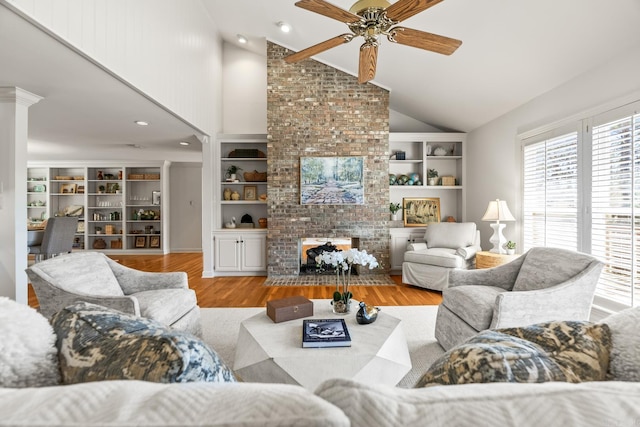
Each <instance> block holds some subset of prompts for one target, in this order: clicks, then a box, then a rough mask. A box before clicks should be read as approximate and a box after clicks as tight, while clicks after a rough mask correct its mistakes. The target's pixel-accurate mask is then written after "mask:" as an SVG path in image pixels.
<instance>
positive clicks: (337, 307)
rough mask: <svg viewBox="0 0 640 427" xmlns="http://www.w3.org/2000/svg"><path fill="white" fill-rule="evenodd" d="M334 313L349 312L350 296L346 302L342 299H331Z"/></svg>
mask: <svg viewBox="0 0 640 427" xmlns="http://www.w3.org/2000/svg"><path fill="white" fill-rule="evenodd" d="M331 304H332V305H333V313H334V314H348V313H350V312H351V298H349V299H348V300H347V301H346V302H345V301H344V300H338V301H335V300H334V301H331Z"/></svg>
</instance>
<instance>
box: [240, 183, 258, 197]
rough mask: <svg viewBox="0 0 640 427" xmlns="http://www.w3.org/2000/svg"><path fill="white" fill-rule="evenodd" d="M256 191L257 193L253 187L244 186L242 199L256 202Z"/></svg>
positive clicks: (256, 189)
mask: <svg viewBox="0 0 640 427" xmlns="http://www.w3.org/2000/svg"><path fill="white" fill-rule="evenodd" d="M257 191H258V188H257V187H256V186H255V185H245V186H244V194H243V199H244V200H257V196H256V193H257Z"/></svg>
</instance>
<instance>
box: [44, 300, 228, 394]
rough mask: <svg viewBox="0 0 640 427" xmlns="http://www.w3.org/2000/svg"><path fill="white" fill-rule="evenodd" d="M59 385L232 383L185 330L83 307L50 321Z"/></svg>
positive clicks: (218, 362) (68, 309)
mask: <svg viewBox="0 0 640 427" xmlns="http://www.w3.org/2000/svg"><path fill="white" fill-rule="evenodd" d="M51 323H52V325H53V328H54V331H55V333H56V335H57V342H56V346H57V348H58V358H59V361H60V370H61V373H62V382H63V383H64V384H75V383H81V382H88V381H101V380H144V381H152V382H161V383H174V382H193V381H207V382H235V377H234V375H233V372H232V371H231V370H230V369H229V368H228V367H227V366H226V365H225V364H224V362H223V361H222V359H220V357H219V356H218V354H217V353H216V352H215V351H213V350H211V349H210V348H209V347H208V346H207V345H206V344H205V343H203V342H202V341H200V340H199V339H198V338H196V337H195V336H193V335H191V334H188V333H186V332H181V331H176V330H173V329H171V328H169V327H168V326H164V325H162V324H160V323H158V322H156V321H153V320H149V319H145V318H140V317H135V316H132V315H128V314H125V313H122V312H119V311H116V310H112V309H109V308H106V307H102V306H99V305H95V304H89V303H84V302H81V303H77V304H74V305H72V306H69V307H66V308H65V309H63V310H61V311H60V312H58V313H56V314H55V316H54V317H53V318H52V321H51Z"/></svg>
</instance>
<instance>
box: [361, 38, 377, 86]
mask: <svg viewBox="0 0 640 427" xmlns="http://www.w3.org/2000/svg"><path fill="white" fill-rule="evenodd" d="M377 61H378V45H377V44H375V43H365V44H363V45H362V46H360V65H359V66H358V83H366V82H368V81H369V80H373V78H374V77H375V76H376V62H377Z"/></svg>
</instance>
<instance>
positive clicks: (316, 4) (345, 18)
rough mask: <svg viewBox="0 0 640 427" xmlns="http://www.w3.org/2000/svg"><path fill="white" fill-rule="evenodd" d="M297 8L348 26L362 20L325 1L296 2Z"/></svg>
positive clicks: (303, 0)
mask: <svg viewBox="0 0 640 427" xmlns="http://www.w3.org/2000/svg"><path fill="white" fill-rule="evenodd" d="M296 6H298V7H301V8H303V9H307V10H310V11H311V12H315V13H319V14H320V15H324V16H328V17H329V18H333V19H336V20H338V21H340V22H345V23H347V24H350V23H352V22H358V21H359V20H360V17H359V16H358V15H354V14H353V13H351V12H347V11H346V10H344V9H340V8H339V7H338V6H334V5H332V4H331V3H329V2H326V1H324V0H300V1H299V2H296Z"/></svg>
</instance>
